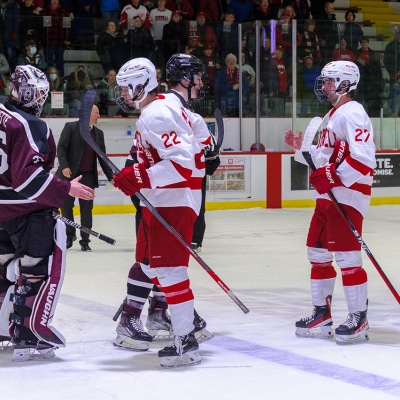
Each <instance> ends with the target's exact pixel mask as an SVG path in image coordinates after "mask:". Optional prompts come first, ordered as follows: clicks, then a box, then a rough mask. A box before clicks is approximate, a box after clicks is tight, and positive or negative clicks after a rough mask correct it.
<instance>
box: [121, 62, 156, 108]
mask: <svg viewBox="0 0 400 400" xmlns="http://www.w3.org/2000/svg"><path fill="white" fill-rule="evenodd" d="M157 87H158V81H157V75H156V67H155V66H154V64H153V63H152V62H151V61H150V60H148V59H147V58H142V57H139V58H134V59H132V60H130V61H128V62H126V63H125V64H124V65H123V66H122V67H121V68H120V69H119V71H118V73H117V86H116V87H115V89H114V91H115V100H116V102H117V103H118V105H119V106H120V107H121V109H122V110H123V111H125V112H128V113H130V112H133V111H134V110H135V109H136V108H139V105H140V102H138V101H136V99H137V98H138V97H139V96H140V95H141V94H142V93H144V94H145V95H147V93H149V92H151V91H152V90H154V89H156V88H157ZM123 88H125V90H126V88H127V89H128V93H129V97H130V99H127V98H126V96H123V95H122V94H121V92H122V89H123ZM145 97H146V96H144V97H143V99H144V98H145Z"/></svg>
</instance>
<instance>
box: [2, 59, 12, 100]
mask: <svg viewBox="0 0 400 400" xmlns="http://www.w3.org/2000/svg"><path fill="white" fill-rule="evenodd" d="M9 72H10V65H9V64H8V61H7V58H6V56H5V55H4V54H2V53H0V94H5V93H6V92H5V89H6V84H7V80H6V75H8V74H9Z"/></svg>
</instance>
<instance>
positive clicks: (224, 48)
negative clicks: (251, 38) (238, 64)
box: [217, 11, 238, 66]
mask: <svg viewBox="0 0 400 400" xmlns="http://www.w3.org/2000/svg"><path fill="white" fill-rule="evenodd" d="M237 52H238V24H237V23H236V22H235V14H234V13H233V12H232V11H227V12H226V13H225V16H224V21H223V23H222V24H218V29H217V56H218V63H219V64H220V65H221V66H222V65H225V59H226V56H227V55H228V54H229V53H232V54H235V55H236V54H237Z"/></svg>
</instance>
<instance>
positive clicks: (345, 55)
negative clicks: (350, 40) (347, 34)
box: [332, 38, 356, 61]
mask: <svg viewBox="0 0 400 400" xmlns="http://www.w3.org/2000/svg"><path fill="white" fill-rule="evenodd" d="M332 60H333V61H339V60H341V61H356V56H355V55H354V53H353V52H352V51H351V50H349V49H348V48H347V42H346V39H345V38H341V39H340V44H339V48H337V49H335V50H333V52H332Z"/></svg>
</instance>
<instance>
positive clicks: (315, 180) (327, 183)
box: [310, 164, 343, 194]
mask: <svg viewBox="0 0 400 400" xmlns="http://www.w3.org/2000/svg"><path fill="white" fill-rule="evenodd" d="M336 166H337V164H328V165H326V166H325V167H321V168H318V169H316V170H315V171H314V172H312V173H311V175H310V183H311V185H313V186H314V188H315V190H316V191H317V192H318V193H319V194H325V193H328V192H329V191H330V190H331V189H332V188H334V187H337V186H343V183H342V181H341V180H340V178H339V175H338V174H337V173H336Z"/></svg>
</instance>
